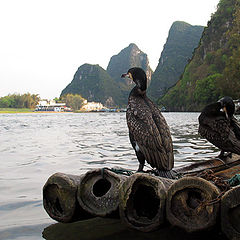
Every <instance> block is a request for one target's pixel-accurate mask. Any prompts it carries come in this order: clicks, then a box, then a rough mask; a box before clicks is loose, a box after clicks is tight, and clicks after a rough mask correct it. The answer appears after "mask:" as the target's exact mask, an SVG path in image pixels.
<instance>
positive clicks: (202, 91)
mask: <svg viewBox="0 0 240 240" xmlns="http://www.w3.org/2000/svg"><path fill="white" fill-rule="evenodd" d="M221 76H222V75H221V74H219V73H216V74H214V75H210V76H208V77H206V78H202V79H199V80H198V81H197V82H196V88H195V91H194V98H195V100H196V101H197V102H199V103H201V104H204V105H205V104H207V103H210V102H214V101H216V100H217V99H218V98H219V92H217V88H216V82H217V80H218V79H219V78H220V77H221Z"/></svg>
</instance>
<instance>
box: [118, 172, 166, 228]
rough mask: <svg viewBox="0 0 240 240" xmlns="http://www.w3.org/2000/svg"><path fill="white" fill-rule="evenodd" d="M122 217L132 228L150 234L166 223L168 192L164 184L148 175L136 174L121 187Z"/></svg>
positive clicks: (120, 208) (120, 207)
mask: <svg viewBox="0 0 240 240" xmlns="http://www.w3.org/2000/svg"><path fill="white" fill-rule="evenodd" d="M119 198H120V206H119V210H120V216H121V218H122V219H123V221H124V222H125V223H126V224H127V225H128V226H130V227H131V228H134V229H137V230H140V231H143V232H149V231H153V230H155V229H157V228H158V227H159V226H160V225H161V224H162V223H163V222H164V209H165V200H166V192H165V187H164V185H163V184H162V182H161V181H160V180H159V179H158V178H157V177H153V176H150V175H148V174H142V173H141V174H140V173H136V174H134V175H132V176H130V177H129V178H128V179H127V180H126V181H125V182H124V183H123V184H122V186H121V188H120V193H119Z"/></svg>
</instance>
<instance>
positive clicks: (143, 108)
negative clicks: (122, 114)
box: [122, 67, 174, 178]
mask: <svg viewBox="0 0 240 240" xmlns="http://www.w3.org/2000/svg"><path fill="white" fill-rule="evenodd" d="M122 77H128V78H130V79H132V80H133V81H134V82H135V84H136V86H135V87H134V88H133V89H132V90H131V92H130V94H129V97H128V106H127V113H126V117H127V125H128V129H129V138H130V142H131V144H132V146H133V148H134V150H135V153H136V156H137V159H138V161H139V168H138V171H143V167H144V163H145V160H146V161H147V162H148V163H149V164H150V165H151V167H153V168H156V169H157V170H158V174H159V175H160V176H163V177H169V178H173V174H172V171H170V170H171V169H172V168H173V165H174V155H173V145H172V138H171V134H170V130H169V127H168V125H167V123H166V121H165V119H164V117H163V116H162V114H161V112H160V110H159V109H158V107H157V106H155V104H154V103H153V102H152V101H151V100H150V99H149V98H148V97H147V96H146V89H147V76H146V73H145V72H144V70H143V69H141V68H137V67H134V68H130V69H129V70H128V72H127V73H126V74H123V75H122Z"/></svg>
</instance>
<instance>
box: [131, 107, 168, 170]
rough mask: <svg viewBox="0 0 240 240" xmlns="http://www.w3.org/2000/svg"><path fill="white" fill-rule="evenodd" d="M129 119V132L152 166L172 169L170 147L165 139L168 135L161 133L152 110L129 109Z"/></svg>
mask: <svg viewBox="0 0 240 240" xmlns="http://www.w3.org/2000/svg"><path fill="white" fill-rule="evenodd" d="M127 120H128V121H127V122H128V127H129V132H130V133H131V134H132V135H133V137H134V139H135V141H136V142H137V143H138V145H139V148H140V150H141V152H142V153H143V154H144V156H145V157H146V160H147V162H148V163H149V164H150V165H151V166H152V167H156V168H158V169H166V170H169V169H171V168H172V163H170V164H169V153H168V148H169V147H168V145H167V144H166V140H165V139H164V137H166V136H165V135H164V133H163V135H161V132H160V131H159V128H158V127H157V125H156V123H155V121H154V119H153V116H152V113H151V112H150V111H144V112H141V111H138V112H136V111H135V112H133V111H131V110H129V111H128V112H127ZM170 162H171V161H170ZM169 165H170V166H169Z"/></svg>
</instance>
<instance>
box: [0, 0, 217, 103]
mask: <svg viewBox="0 0 240 240" xmlns="http://www.w3.org/2000/svg"><path fill="white" fill-rule="evenodd" d="M218 2H219V0H201V1H198V0H144V1H143V0H84V1H83V0H1V1H0V31H1V37H0V83H1V84H0V97H1V96H5V95H7V94H9V93H10V94H12V93H21V94H22V93H26V92H30V93H38V94H40V97H41V98H54V97H59V95H60V93H61V90H62V89H63V88H64V87H66V85H67V84H68V83H70V82H71V80H72V78H73V75H74V73H75V72H76V70H77V68H78V67H79V66H81V65H82V64H84V63H90V64H99V65H100V66H101V67H103V68H104V69H106V67H107V65H108V62H109V60H110V58H111V56H113V55H116V54H118V53H119V52H120V51H121V50H122V49H123V48H125V47H127V46H128V45H129V44H130V43H136V44H137V46H138V47H139V48H140V49H141V50H142V51H143V52H145V53H147V54H148V57H149V60H150V65H151V68H152V69H153V70H155V68H156V66H157V63H158V60H159V57H160V54H161V51H162V49H163V45H164V43H165V42H166V39H167V36H168V31H169V29H170V27H171V25H172V23H173V22H174V21H185V22H188V23H190V24H192V25H203V26H206V25H207V22H208V21H209V20H210V17H211V14H212V13H214V12H215V11H216V7H217V4H218Z"/></svg>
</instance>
